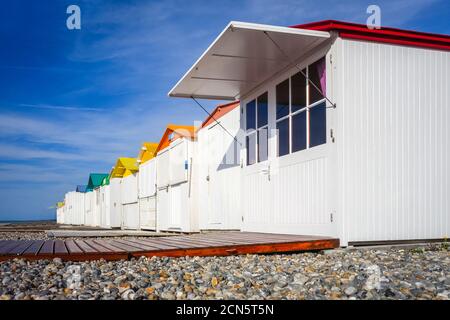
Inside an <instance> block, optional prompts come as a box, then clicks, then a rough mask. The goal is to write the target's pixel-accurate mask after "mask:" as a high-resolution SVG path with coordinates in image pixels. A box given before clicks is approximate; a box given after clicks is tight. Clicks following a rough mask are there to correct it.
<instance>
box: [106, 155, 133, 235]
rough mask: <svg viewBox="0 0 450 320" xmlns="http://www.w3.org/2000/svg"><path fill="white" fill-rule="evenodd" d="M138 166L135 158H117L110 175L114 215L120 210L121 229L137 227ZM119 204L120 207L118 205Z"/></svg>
mask: <svg viewBox="0 0 450 320" xmlns="http://www.w3.org/2000/svg"><path fill="white" fill-rule="evenodd" d="M138 170H139V168H138V166H137V161H136V158H119V159H118V160H117V162H116V166H115V167H114V168H113V171H112V172H111V176H110V186H111V191H110V192H111V197H112V199H113V201H114V205H113V207H114V211H113V212H114V216H117V214H118V212H117V210H120V216H121V227H122V228H123V229H133V230H137V229H139V205H138V185H137V174H138ZM118 204H120V208H119V207H118Z"/></svg>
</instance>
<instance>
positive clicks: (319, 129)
mask: <svg viewBox="0 0 450 320" xmlns="http://www.w3.org/2000/svg"><path fill="white" fill-rule="evenodd" d="M309 131H310V135H309V146H310V147H314V146H318V145H320V144H324V143H326V142H327V136H326V135H327V109H326V104H325V102H324V103H321V104H319V105H317V106H315V107H314V108H311V109H310V110H309Z"/></svg>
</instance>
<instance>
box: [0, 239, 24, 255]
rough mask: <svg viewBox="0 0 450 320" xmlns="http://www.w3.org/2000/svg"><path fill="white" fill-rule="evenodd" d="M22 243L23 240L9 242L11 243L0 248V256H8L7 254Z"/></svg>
mask: <svg viewBox="0 0 450 320" xmlns="http://www.w3.org/2000/svg"><path fill="white" fill-rule="evenodd" d="M23 241H24V240H11V242H9V243H8V244H6V245H5V246H3V247H2V248H1V251H0V255H3V256H6V255H9V252H10V251H11V250H13V249H15V248H17V247H19V246H20V245H22V243H23Z"/></svg>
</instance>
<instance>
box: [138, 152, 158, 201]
mask: <svg viewBox="0 0 450 320" xmlns="http://www.w3.org/2000/svg"><path fill="white" fill-rule="evenodd" d="M156 162H157V160H156V158H153V159H151V160H149V161H147V162H145V163H143V164H141V165H140V166H139V179H138V182H139V198H146V197H150V196H154V195H155V193H156Z"/></svg>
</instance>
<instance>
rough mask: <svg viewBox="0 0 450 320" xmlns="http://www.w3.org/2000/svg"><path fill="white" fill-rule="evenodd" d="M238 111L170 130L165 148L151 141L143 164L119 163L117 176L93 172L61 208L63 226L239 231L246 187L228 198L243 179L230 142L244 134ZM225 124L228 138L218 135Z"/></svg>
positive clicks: (225, 109) (231, 108) (232, 108)
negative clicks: (227, 193)
mask: <svg viewBox="0 0 450 320" xmlns="http://www.w3.org/2000/svg"><path fill="white" fill-rule="evenodd" d="M238 107H239V102H232V103H229V104H225V105H220V106H218V107H217V108H216V109H215V110H214V111H213V112H212V113H211V114H210V116H208V118H207V119H206V120H205V121H204V122H203V123H202V124H201V125H200V126H199V127H196V126H182V125H173V124H170V125H168V126H167V128H166V130H165V132H164V134H163V136H162V138H161V141H160V142H159V143H155V142H144V143H143V144H142V146H141V148H140V150H139V151H138V152H136V153H137V154H138V155H137V157H133V158H118V159H117V161H116V163H115V165H114V166H113V167H112V169H111V172H110V173H91V174H90V175H89V177H88V181H87V184H86V185H80V186H77V188H76V190H75V191H71V192H68V193H67V194H66V195H65V197H64V201H62V202H59V203H58V205H57V222H58V223H59V224H68V225H80V226H90V227H99V228H122V229H130V230H155V231H156V230H158V231H173V232H186V233H190V232H198V231H200V230H206V229H215V230H219V229H230V230H236V229H239V224H238V221H239V220H240V216H239V214H240V210H239V208H238V206H239V199H238V198H237V197H238V195H239V189H238V188H236V187H238V186H236V185H235V187H234V188H233V193H232V194H233V195H235V196H232V198H229V199H228V200H229V201H226V203H225V201H224V200H225V199H224V197H221V194H222V195H223V194H225V193H224V192H222V191H225V190H223V189H224V188H225V189H226V188H229V185H228V184H230V185H231V183H232V182H233V181H235V182H236V181H238V180H239V171H238V170H239V168H238V167H237V166H238V163H237V162H236V159H237V157H236V154H237V153H236V152H238V148H237V146H236V142H237V141H235V140H234V138H233V136H232V135H230V134H235V135H237V132H238V130H239V108H238ZM219 121H220V125H222V126H224V125H225V126H226V127H227V131H224V130H223V129H220V130H218V128H216V126H217V125H218V122H219ZM224 148H226V149H224ZM222 151H224V152H222ZM223 155H226V156H227V158H226V159H225V160H224V159H223ZM200 159H205V160H206V161H203V160H202V161H200ZM202 199H208V200H209V201H207V202H206V203H205V202H204V200H202ZM209 212H214V215H213V216H211V215H210V214H209Z"/></svg>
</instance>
